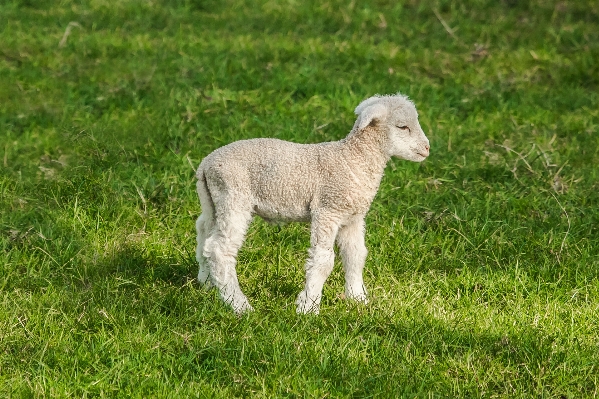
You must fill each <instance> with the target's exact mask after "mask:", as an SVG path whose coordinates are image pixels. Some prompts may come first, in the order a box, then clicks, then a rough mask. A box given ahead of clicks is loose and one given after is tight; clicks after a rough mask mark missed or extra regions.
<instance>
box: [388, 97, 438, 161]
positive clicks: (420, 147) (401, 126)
mask: <svg viewBox="0 0 599 399" xmlns="http://www.w3.org/2000/svg"><path fill="white" fill-rule="evenodd" d="M385 125H386V126H387V127H388V129H389V140H390V142H391V148H390V149H389V155H391V156H395V157H398V158H402V159H406V160H408V161H414V162H422V161H424V159H425V158H426V157H428V155H429V149H430V144H429V141H428V139H427V138H426V136H425V134H424V132H423V131H422V128H421V127H420V123H418V113H417V112H416V108H415V107H414V106H413V105H412V104H411V103H406V104H402V105H401V106H400V107H398V108H395V109H391V110H390V112H389V114H388V117H387V120H386V121H385Z"/></svg>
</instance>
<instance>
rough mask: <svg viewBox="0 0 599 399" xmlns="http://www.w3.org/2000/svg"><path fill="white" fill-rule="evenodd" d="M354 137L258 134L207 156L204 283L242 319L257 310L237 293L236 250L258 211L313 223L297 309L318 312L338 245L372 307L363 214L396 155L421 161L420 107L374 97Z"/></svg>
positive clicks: (355, 289) (203, 170) (201, 228)
mask: <svg viewBox="0 0 599 399" xmlns="http://www.w3.org/2000/svg"><path fill="white" fill-rule="evenodd" d="M355 113H356V115H357V120H356V122H355V124H354V127H353V129H352V130H351V132H350V133H349V135H348V136H347V137H346V138H344V139H342V140H340V141H334V142H326V143H319V144H296V143H291V142H287V141H282V140H277V139H272V138H258V139H250V140H241V141H236V142H233V143H231V144H228V145H226V146H224V147H221V148H219V149H217V150H215V151H214V152H212V153H211V154H209V155H208V156H207V157H206V158H204V160H203V161H202V163H201V164H200V166H199V168H198V170H197V174H196V177H197V178H198V182H197V191H198V194H199V197H200V203H201V207H202V214H201V215H200V217H199V218H198V219H197V222H196V230H197V250H196V259H197V261H198V263H199V265H200V268H199V272H198V281H199V282H200V284H202V285H203V286H204V288H206V289H209V288H212V287H216V288H217V289H218V291H219V293H220V297H221V299H222V300H223V301H224V302H225V303H227V304H229V305H230V306H231V307H232V308H233V310H234V311H235V312H236V313H238V314H241V313H244V312H246V311H251V310H253V308H252V306H251V305H250V303H249V302H248V299H247V297H246V296H245V295H244V294H243V292H242V291H241V288H240V287H239V281H238V279H237V274H236V270H235V265H236V258H237V253H238V251H239V249H240V247H241V245H242V244H243V241H244V239H245V234H246V231H247V228H248V226H249V224H250V222H251V220H252V218H253V216H254V215H258V216H260V217H262V218H263V219H265V220H267V221H274V222H290V221H300V222H311V228H310V249H309V251H308V259H307V261H306V264H305V272H306V280H305V286H304V289H303V290H302V291H301V292H300V294H299V296H298V297H297V300H296V304H297V313H315V314H318V312H319V309H320V301H321V298H322V288H323V285H324V283H325V280H326V279H327V278H328V276H329V275H330V273H331V271H332V269H333V263H334V256H335V253H334V244H335V242H337V245H338V247H339V252H340V254H341V258H342V262H343V269H344V272H345V295H346V297H347V298H350V299H353V300H356V301H359V302H363V303H367V301H368V299H367V296H366V289H365V287H364V282H363V278H362V271H363V269H364V263H365V260H366V254H367V252H368V251H367V249H366V246H365V245H364V232H365V224H364V217H365V215H366V213H367V212H368V209H369V208H370V204H371V202H372V200H373V199H374V196H375V195H376V193H377V190H378V187H379V184H380V181H381V178H382V177H383V172H384V169H385V166H386V164H387V162H388V161H389V159H390V158H391V157H392V156H395V157H398V158H401V159H405V160H409V161H414V162H421V161H423V160H424V159H425V158H426V157H428V155H429V148H430V147H429V141H428V139H427V137H426V136H425V134H424V132H423V131H422V128H421V127H420V124H419V122H418V113H417V111H416V107H415V105H414V104H413V103H412V101H410V100H409V99H408V97H406V96H403V95H401V94H399V93H398V94H396V95H387V96H380V95H376V96H374V97H370V98H368V99H366V100H364V101H363V102H362V103H360V104H359V105H358V106H357V107H356V109H355Z"/></svg>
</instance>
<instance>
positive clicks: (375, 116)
mask: <svg viewBox="0 0 599 399" xmlns="http://www.w3.org/2000/svg"><path fill="white" fill-rule="evenodd" d="M387 114H388V110H387V107H386V106H385V105H383V104H372V105H369V106H367V107H366V108H365V109H364V110H363V111H362V112H360V122H359V123H358V129H364V128H365V127H366V126H368V125H370V123H371V122H372V121H373V120H376V121H379V122H380V121H383V120H385V119H387Z"/></svg>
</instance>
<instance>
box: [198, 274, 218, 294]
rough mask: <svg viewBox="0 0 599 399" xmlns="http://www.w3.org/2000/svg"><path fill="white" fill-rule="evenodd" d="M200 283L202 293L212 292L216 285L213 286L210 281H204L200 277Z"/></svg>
mask: <svg viewBox="0 0 599 399" xmlns="http://www.w3.org/2000/svg"><path fill="white" fill-rule="evenodd" d="M198 283H199V284H200V288H201V289H202V291H210V290H211V289H212V288H214V284H212V282H211V281H210V279H206V280H203V281H202V280H200V278H199V277H198Z"/></svg>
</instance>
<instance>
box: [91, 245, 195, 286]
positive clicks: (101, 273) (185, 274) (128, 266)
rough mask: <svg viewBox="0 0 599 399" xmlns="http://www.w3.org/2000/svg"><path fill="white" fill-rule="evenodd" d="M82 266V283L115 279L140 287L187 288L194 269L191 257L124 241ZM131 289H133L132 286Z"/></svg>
mask: <svg viewBox="0 0 599 399" xmlns="http://www.w3.org/2000/svg"><path fill="white" fill-rule="evenodd" d="M98 258H99V259H97V260H96V261H95V262H93V263H91V264H88V265H86V266H85V272H84V273H80V275H81V276H82V280H84V281H90V282H93V281H94V280H96V281H103V280H105V279H108V278H118V279H120V280H127V281H130V282H132V283H134V284H137V285H140V284H142V283H144V282H148V281H153V282H163V283H165V284H168V285H173V286H183V285H185V284H188V283H189V281H190V279H192V277H193V272H192V270H193V269H194V268H195V263H196V262H195V259H194V254H193V253H181V254H176V255H175V254H172V253H166V254H165V253H164V251H161V250H158V249H153V248H151V247H150V248H148V247H147V246H144V245H142V244H141V243H137V242H130V241H125V242H123V243H121V244H119V245H118V246H116V247H115V248H114V249H112V250H111V251H109V252H107V253H105V254H103V255H102V256H99V257H98ZM131 286H132V287H133V286H134V285H131Z"/></svg>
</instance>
